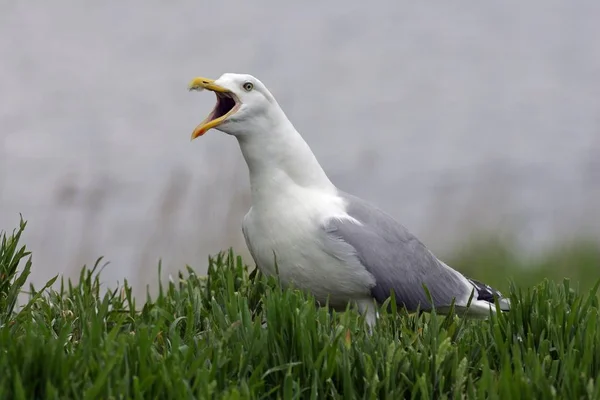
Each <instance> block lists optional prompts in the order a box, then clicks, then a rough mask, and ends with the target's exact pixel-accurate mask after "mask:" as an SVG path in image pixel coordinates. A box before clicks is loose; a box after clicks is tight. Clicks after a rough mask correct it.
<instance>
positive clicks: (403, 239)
mask: <svg viewBox="0 0 600 400" xmlns="http://www.w3.org/2000/svg"><path fill="white" fill-rule="evenodd" d="M339 195H340V196H341V197H342V198H343V199H344V200H345V201H346V202H347V213H348V214H349V215H350V216H351V217H352V218H354V219H356V220H357V221H359V222H360V223H361V225H358V224H356V223H354V222H352V221H350V220H347V219H330V220H328V221H327V223H326V225H325V226H324V229H325V231H326V233H327V235H328V236H329V237H330V238H331V239H332V240H333V241H337V242H344V243H347V244H349V245H350V246H351V247H352V249H353V250H354V252H355V256H356V257H357V258H358V259H359V260H360V262H361V264H362V265H363V266H364V267H365V268H366V269H367V270H368V271H369V272H370V273H371V274H372V275H373V276H374V278H375V286H374V287H373V288H372V289H371V294H372V296H373V297H374V298H375V299H376V300H377V301H378V302H379V303H382V302H383V301H385V300H386V299H387V298H388V297H389V296H390V291H391V290H393V291H394V295H395V297H396V302H397V304H398V305H401V306H405V307H406V308H407V309H408V310H409V311H414V310H416V309H417V308H419V309H421V310H430V309H431V304H430V302H429V299H428V297H427V294H426V292H425V290H424V288H423V285H425V286H427V288H428V290H429V292H430V294H431V298H432V300H433V303H434V305H435V307H436V308H447V307H449V306H450V305H451V304H452V302H453V300H454V299H456V305H457V306H459V307H464V306H465V305H466V302H467V301H468V299H469V297H470V296H471V292H472V291H474V293H473V301H475V300H484V301H488V302H491V303H493V302H494V295H495V296H497V297H499V298H502V295H501V293H500V292H498V291H496V290H494V289H492V288H491V287H489V286H487V285H483V284H481V283H480V282H477V281H472V280H470V279H468V278H466V277H465V276H463V275H462V274H460V273H459V272H457V271H455V270H453V269H451V268H450V267H448V266H446V265H445V264H443V263H442V262H441V261H439V260H438V259H437V258H436V257H435V256H434V255H433V254H432V253H431V252H430V251H429V250H428V249H427V248H426V247H425V245H424V244H423V243H421V241H419V239H417V238H416V237H415V236H414V235H412V234H411V233H410V232H409V231H408V230H407V229H406V228H405V227H404V226H402V225H401V224H400V223H398V222H396V221H395V220H394V219H393V218H392V217H391V216H389V215H388V214H386V213H385V212H383V211H382V210H380V209H378V208H376V207H375V206H373V205H371V204H369V203H367V202H366V201H364V200H362V199H360V198H358V197H355V196H352V195H350V194H348V193H344V192H341V191H340V192H339ZM501 304H502V303H501ZM505 306H506V307H503V308H506V309H508V305H507V304H505Z"/></svg>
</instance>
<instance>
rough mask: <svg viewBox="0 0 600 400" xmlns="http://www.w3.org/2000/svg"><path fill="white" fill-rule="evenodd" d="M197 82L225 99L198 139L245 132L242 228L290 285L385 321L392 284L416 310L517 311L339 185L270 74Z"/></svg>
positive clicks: (257, 255)
mask: <svg viewBox="0 0 600 400" xmlns="http://www.w3.org/2000/svg"><path fill="white" fill-rule="evenodd" d="M189 89H190V90H204V89H206V90H210V91H212V92H214V93H215V94H216V97H217V103H216V105H215V107H214V109H213V111H212V112H211V113H210V114H209V116H208V117H207V118H206V119H205V120H204V121H203V122H202V123H200V125H198V127H196V129H194V131H193V133H192V139H195V138H197V137H199V136H202V135H203V134H204V133H206V131H208V130H209V129H211V128H215V129H217V130H219V131H221V132H224V133H227V134H229V135H233V136H234V137H235V138H236V139H237V140H238V143H239V146H240V149H241V151H242V154H243V156H244V158H245V160H246V163H247V165H248V169H249V173H250V186H251V195H252V206H251V208H250V210H249V211H248V213H247V214H246V216H245V217H244V219H243V223H242V231H243V234H244V238H245V240H246V244H247V245H248V249H249V250H250V253H251V254H252V257H253V258H254V261H255V263H256V266H257V267H258V268H259V269H260V271H262V272H263V273H264V274H266V275H274V274H275V273H276V266H275V265H276V264H277V268H278V274H279V279H280V281H281V283H282V284H283V285H286V286H287V285H289V284H293V285H294V287H296V288H299V289H301V290H305V291H309V292H310V293H311V294H312V295H313V296H314V297H315V299H316V300H317V301H318V302H319V303H324V302H326V301H329V305H330V306H331V307H332V308H335V309H343V308H345V307H346V306H347V304H348V303H349V302H352V303H355V304H356V305H357V306H358V309H359V311H360V312H361V313H363V314H364V315H365V319H366V321H367V323H368V325H369V327H372V326H373V325H374V324H375V323H376V319H377V315H378V313H377V307H376V303H379V304H381V303H383V302H384V301H385V300H386V299H387V298H388V297H389V296H390V295H391V291H392V290H393V292H394V295H395V299H396V302H397V304H398V306H403V307H405V308H406V309H407V310H408V311H409V312H413V311H415V310H417V309H419V310H422V311H430V310H431V309H432V304H431V303H430V300H432V302H433V306H434V307H435V309H436V311H438V312H440V313H444V311H446V312H447V311H448V310H449V309H450V307H451V306H452V303H453V302H454V307H455V309H457V310H464V312H465V315H466V316H471V317H480V318H485V317H486V316H489V315H490V312H495V311H496V309H495V305H494V300H495V299H498V305H499V308H500V309H501V310H502V311H508V310H509V309H510V302H509V299H507V298H504V297H503V296H502V294H501V293H500V292H498V291H497V290H495V289H493V288H491V287H490V286H488V285H486V284H483V283H481V282H479V281H476V280H474V279H470V278H468V277H466V276H465V275H463V274H461V273H460V272H458V271H456V270H454V269H452V268H451V267H449V266H448V265H447V264H445V263H444V262H443V261H440V260H439V259H438V258H436V256H435V255H433V253H432V252H431V251H429V250H428V249H427V247H425V245H424V244H423V243H422V242H421V241H419V239H417V238H416V237H415V236H414V235H412V234H411V233H410V232H409V231H408V230H407V229H406V228H405V227H404V226H403V225H401V224H400V223H398V222H397V221H396V220H394V219H393V218H392V217H391V216H389V215H388V214H386V213H385V212H383V211H382V210H380V209H378V208H377V207H375V206H374V205H372V204H370V203H368V202H366V201H365V200H362V199H360V198H358V197H356V196H353V195H351V194H348V193H345V192H343V191H341V190H339V189H338V188H337V187H335V185H334V184H333V183H332V182H331V181H330V180H329V178H328V177H327V175H326V174H325V172H324V171H323V168H322V167H321V165H320V164H319V162H318V161H317V159H316V157H315V155H314V154H313V152H312V151H311V149H310V147H309V146H308V144H307V143H306V142H305V141H304V139H303V138H302V136H301V135H300V134H299V133H298V131H296V129H295V128H294V126H293V125H292V123H291V122H290V121H289V119H288V118H287V117H286V115H285V113H284V112H283V110H282V109H281V107H280V106H279V104H278V103H277V101H276V100H275V98H274V97H273V95H272V94H271V93H270V92H269V90H267V88H266V87H265V85H263V83H262V82H261V81H260V80H258V79H257V78H255V77H253V76H251V75H247V74H232V73H226V74H223V75H222V76H221V77H220V78H218V79H217V80H212V79H207V78H202V77H198V78H195V79H193V80H192V82H191V83H190V85H189ZM424 285H425V286H426V287H427V289H428V291H429V295H428V294H427V292H426V291H425V289H424V287H423V286H424ZM470 299H471V303H470V304H469V300H470Z"/></svg>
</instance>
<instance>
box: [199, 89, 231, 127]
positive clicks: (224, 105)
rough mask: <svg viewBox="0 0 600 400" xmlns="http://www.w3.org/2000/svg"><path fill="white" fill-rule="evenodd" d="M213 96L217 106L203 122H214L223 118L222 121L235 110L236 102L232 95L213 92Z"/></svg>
mask: <svg viewBox="0 0 600 400" xmlns="http://www.w3.org/2000/svg"><path fill="white" fill-rule="evenodd" d="M215 95H217V104H216V105H215V108H214V109H213V110H212V112H211V113H210V114H209V116H208V118H206V121H205V122H210V121H214V120H216V119H219V118H223V120H224V119H225V118H227V117H228V116H229V115H230V114H233V112H235V110H234V109H237V106H238V102H237V100H236V98H235V95H234V94H233V93H227V92H215Z"/></svg>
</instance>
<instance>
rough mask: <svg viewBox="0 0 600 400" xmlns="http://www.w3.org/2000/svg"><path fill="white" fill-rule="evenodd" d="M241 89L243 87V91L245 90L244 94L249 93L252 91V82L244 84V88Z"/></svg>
mask: <svg viewBox="0 0 600 400" xmlns="http://www.w3.org/2000/svg"><path fill="white" fill-rule="evenodd" d="M243 87H244V90H245V91H246V92H249V91H251V90H252V89H254V85H253V84H252V82H246V83H244V86H243Z"/></svg>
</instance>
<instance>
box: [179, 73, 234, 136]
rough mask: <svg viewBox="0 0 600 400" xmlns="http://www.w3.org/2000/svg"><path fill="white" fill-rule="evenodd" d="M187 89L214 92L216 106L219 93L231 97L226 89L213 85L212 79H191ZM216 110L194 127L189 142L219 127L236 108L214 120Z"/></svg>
mask: <svg viewBox="0 0 600 400" xmlns="http://www.w3.org/2000/svg"><path fill="white" fill-rule="evenodd" d="M188 89H189V90H198V91H202V90H204V89H206V90H210V91H211V92H215V94H217V106H218V104H219V101H220V100H219V98H220V95H219V93H224V94H225V93H226V94H228V95H227V97H231V95H232V93H231V92H230V91H229V90H228V89H225V88H224V87H222V86H219V85H217V84H215V81H214V80H213V79H208V78H203V77H197V78H194V79H192V81H191V82H190V84H189V86H188ZM221 96H223V95H221ZM216 109H217V107H215V109H214V110H213V111H212V112H211V113H210V115H209V116H208V117H206V118H205V119H204V121H202V122H201V123H200V125H198V126H197V127H196V129H194V131H193V132H192V139H191V140H194V139H196V138H197V137H198V136H202V135H204V134H205V133H206V131H208V130H209V129H211V128H214V127H216V126H218V125H220V124H221V123H222V122H223V121H224V120H225V119H226V118H227V117H228V116H229V115H231V114H232V113H233V112H235V110H236V109H237V108H236V107H234V108H232V109H231V110H230V111H229V112H228V113H226V114H225V115H222V116H220V117H218V118H214V116H215V113H216Z"/></svg>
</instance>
